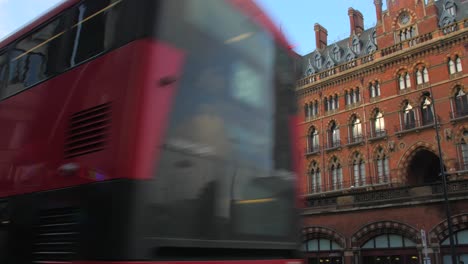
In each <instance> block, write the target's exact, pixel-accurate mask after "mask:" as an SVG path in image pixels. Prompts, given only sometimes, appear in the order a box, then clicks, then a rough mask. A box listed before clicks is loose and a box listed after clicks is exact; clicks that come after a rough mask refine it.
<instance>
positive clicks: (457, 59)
mask: <svg viewBox="0 0 468 264" xmlns="http://www.w3.org/2000/svg"><path fill="white" fill-rule="evenodd" d="M455 65H456V66H455V69H456V71H457V72H462V70H463V68H462V63H461V59H460V57H458V56H457V58H456V59H455Z"/></svg>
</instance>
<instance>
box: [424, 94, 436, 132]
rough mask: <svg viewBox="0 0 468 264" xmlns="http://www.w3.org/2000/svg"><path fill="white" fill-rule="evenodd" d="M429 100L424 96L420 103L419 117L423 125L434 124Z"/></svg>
mask: <svg viewBox="0 0 468 264" xmlns="http://www.w3.org/2000/svg"><path fill="white" fill-rule="evenodd" d="M433 111H434V110H433V107H432V101H431V98H429V97H428V96H424V97H423V98H422V102H421V115H422V123H423V125H428V124H432V123H434V112H433Z"/></svg>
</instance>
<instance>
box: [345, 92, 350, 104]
mask: <svg viewBox="0 0 468 264" xmlns="http://www.w3.org/2000/svg"><path fill="white" fill-rule="evenodd" d="M350 94H351V92H348V91H345V103H346V105H350V104H351V96H350Z"/></svg>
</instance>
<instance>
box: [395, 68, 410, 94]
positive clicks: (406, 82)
mask: <svg viewBox="0 0 468 264" xmlns="http://www.w3.org/2000/svg"><path fill="white" fill-rule="evenodd" d="M398 83H399V86H400V90H405V89H408V88H410V87H411V78H410V75H409V73H408V72H404V73H400V75H399V76H398Z"/></svg>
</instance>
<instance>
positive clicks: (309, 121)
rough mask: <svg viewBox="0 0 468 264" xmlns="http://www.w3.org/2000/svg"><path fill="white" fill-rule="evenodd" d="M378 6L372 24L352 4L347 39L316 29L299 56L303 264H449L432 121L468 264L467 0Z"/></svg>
mask: <svg viewBox="0 0 468 264" xmlns="http://www.w3.org/2000/svg"><path fill="white" fill-rule="evenodd" d="M367 1H369V2H370V0H367ZM369 4H370V3H369ZM374 4H375V8H376V16H377V24H376V26H375V27H373V28H369V29H365V28H364V26H363V25H364V18H363V16H362V14H361V13H360V12H359V11H357V10H354V9H352V8H350V9H349V12H348V15H349V19H350V29H351V30H350V36H349V38H347V39H343V40H341V41H338V42H336V43H328V42H327V30H326V29H325V28H324V27H322V26H321V25H319V24H315V28H314V29H315V33H316V45H317V47H316V50H315V51H314V52H312V53H310V54H307V55H305V56H303V57H302V62H303V68H304V76H303V78H302V79H300V80H299V81H298V86H297V94H298V97H299V104H300V108H301V109H303V116H304V119H303V120H302V122H301V123H300V124H299V127H300V131H301V133H302V136H303V137H302V138H301V141H300V144H301V147H302V150H303V153H302V154H303V168H304V174H303V175H304V177H303V182H304V184H303V187H304V188H303V191H304V194H305V203H306V209H305V210H304V211H303V222H304V228H303V241H304V244H303V246H304V251H306V255H307V257H308V260H309V263H311V264H320V263H323V264H327V263H331V262H333V263H336V264H340V263H345V264H351V263H354V264H357V263H365V264H380V263H381V264H400V263H401V264H412V263H423V259H424V257H425V256H427V257H429V258H430V261H431V263H433V264H434V263H435V264H442V263H451V261H450V255H449V246H448V245H449V244H448V228H447V223H448V222H447V218H446V212H445V206H444V205H445V204H444V199H443V195H442V194H443V185H442V183H441V182H442V181H441V179H442V178H441V177H440V171H441V165H440V164H441V162H440V160H439V158H440V157H439V152H438V148H437V137H436V126H435V122H437V123H438V124H439V126H438V128H439V132H440V144H441V149H442V164H443V168H444V170H445V171H446V172H447V173H448V179H449V184H448V190H449V201H450V209H451V216H452V217H451V221H452V223H453V229H454V230H455V242H456V244H457V245H456V251H457V254H458V255H459V256H460V259H461V260H462V261H464V262H465V263H468V83H467V69H468V57H467V50H468V1H467V0H438V1H433V0H429V1H427V0H426V1H425V0H387V10H382V0H375V1H374ZM421 230H424V233H425V234H426V237H427V239H426V240H424V239H423V238H424V235H423V236H421V233H422V232H421ZM424 245H426V247H424ZM426 253H427V255H426Z"/></svg>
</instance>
